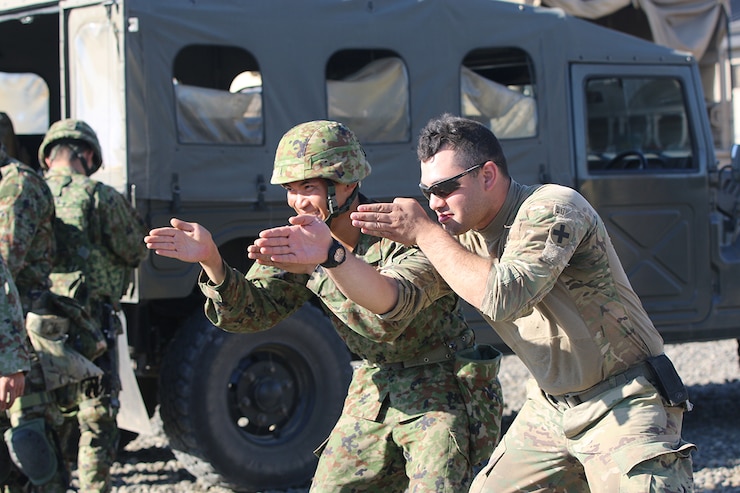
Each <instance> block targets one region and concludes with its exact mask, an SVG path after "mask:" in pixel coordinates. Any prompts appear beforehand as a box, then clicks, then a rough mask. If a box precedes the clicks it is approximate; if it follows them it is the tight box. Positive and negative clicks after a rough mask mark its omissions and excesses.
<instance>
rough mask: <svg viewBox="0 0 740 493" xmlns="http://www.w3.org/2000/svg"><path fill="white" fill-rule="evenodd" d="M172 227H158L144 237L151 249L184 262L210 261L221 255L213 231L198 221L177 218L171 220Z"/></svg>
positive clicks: (163, 255) (219, 257)
mask: <svg viewBox="0 0 740 493" xmlns="http://www.w3.org/2000/svg"><path fill="white" fill-rule="evenodd" d="M170 224H171V225H172V227H170V228H167V227H165V228H156V229H153V230H151V231H150V232H149V235H147V236H145V237H144V243H146V247H147V248H148V249H149V250H154V253H156V254H157V255H160V256H162V257H169V258H174V259H177V260H182V261H183V262H193V263H194V262H201V263H208V262H209V261H214V259H215V258H218V262H219V263H220V262H221V256H220V254H219V253H218V247H217V246H216V244H215V243H214V241H213V238H212V237H211V233H210V232H209V231H208V230H207V229H206V228H204V227H203V226H201V225H200V224H198V223H189V222H186V221H181V220H180V219H177V218H172V219H171V220H170Z"/></svg>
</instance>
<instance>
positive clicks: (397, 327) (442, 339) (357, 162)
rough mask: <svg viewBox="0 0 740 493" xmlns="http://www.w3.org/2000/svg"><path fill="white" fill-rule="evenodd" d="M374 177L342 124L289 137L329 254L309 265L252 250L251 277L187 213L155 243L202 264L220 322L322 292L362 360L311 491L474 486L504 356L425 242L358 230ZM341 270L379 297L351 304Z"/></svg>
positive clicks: (301, 191) (251, 317) (256, 320)
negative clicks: (353, 218)
mask: <svg viewBox="0 0 740 493" xmlns="http://www.w3.org/2000/svg"><path fill="white" fill-rule="evenodd" d="M369 173H370V164H369V163H368V162H367V159H366V157H365V152H364V150H363V148H362V147H361V145H360V143H359V142H358V141H357V139H356V137H355V135H354V134H353V133H352V132H351V131H350V130H349V129H348V128H347V127H346V126H345V125H343V124H341V123H338V122H330V121H314V122H308V123H304V124H301V125H298V126H297V127H294V128H293V129H291V130H290V131H288V132H287V133H286V134H285V135H284V136H283V138H282V139H281V141H280V143H279V145H278V148H277V152H276V156H275V165H274V170H273V175H272V183H273V184H277V185H282V186H283V187H284V188H285V190H286V191H287V199H288V205H289V206H290V207H292V208H293V209H294V210H295V211H296V212H297V213H299V214H302V215H303V216H299V217H301V218H303V219H304V220H305V221H306V222H307V223H309V224H310V226H308V227H316V228H318V229H319V230H320V232H321V254H320V255H318V258H316V259H313V260H309V261H306V262H305V263H303V264H300V265H299V264H291V265H287V264H285V265H281V264H275V263H272V262H270V260H269V257H262V256H260V255H259V248H258V247H257V246H256V245H252V246H250V247H249V252H250V253H249V256H250V257H251V258H257V259H258V260H259V262H257V263H255V264H254V265H253V266H252V267H251V269H250V271H249V272H248V274H247V275H246V277H245V276H244V275H242V274H240V273H239V272H237V271H235V270H233V269H232V268H230V267H229V266H228V265H227V264H226V263H225V262H224V261H223V259H222V258H221V256H220V254H219V252H218V248H217V247H216V245H215V243H214V242H213V240H212V239H211V236H210V234H209V233H208V231H207V230H206V229H205V228H203V227H202V226H200V225H199V224H196V223H187V222H184V221H180V220H178V219H173V220H172V226H173V227H171V228H157V229H154V230H152V231H151V232H150V234H149V236H147V237H146V238H145V241H146V243H147V246H148V248H150V249H153V250H155V252H156V253H157V254H159V255H163V256H166V257H172V258H177V259H180V260H183V261H187V262H200V264H201V267H202V268H203V272H202V274H201V278H200V287H201V290H202V291H203V293H204V294H205V295H206V297H207V300H206V314H207V315H208V318H209V319H210V321H211V322H212V323H213V324H214V325H216V326H217V327H220V328H222V329H224V330H227V331H231V332H257V331H261V330H265V329H268V328H270V327H272V326H274V325H275V324H277V323H278V322H280V321H281V320H283V319H285V318H287V317H288V316H290V315H291V314H292V313H294V312H295V311H296V310H297V309H298V308H299V307H301V305H303V304H304V303H305V302H306V301H308V300H310V299H312V298H313V297H314V296H317V297H318V299H319V300H320V301H321V304H322V307H323V310H324V311H325V312H326V314H327V315H328V317H329V318H330V320H331V322H332V323H333V325H334V327H335V328H336V330H337V332H338V334H339V335H340V337H341V338H342V339H343V340H344V341H345V342H346V344H347V346H348V347H349V349H350V350H351V351H352V352H353V353H355V354H357V355H359V356H360V357H362V358H363V359H364V362H363V364H361V365H360V366H359V367H358V368H357V369H356V370H355V371H354V375H353V378H352V382H351V384H350V388H349V391H348V396H347V398H346V400H345V404H344V409H343V411H342V415H341V416H340V418H339V421H338V422H337V424H336V425H335V427H334V430H333V431H332V433H331V435H330V436H329V438H328V440H327V441H326V442H325V443H324V445H323V446H322V447H321V449H320V458H319V464H318V468H317V470H316V474H315V476H314V480H313V484H312V486H311V491H314V492H316V493H331V492H337V493H338V492H340V491H341V492H349V491H383V492H403V491H415V492H417V493H431V492H448V493H452V492H462V491H467V489H468V487H469V485H470V483H471V480H472V477H473V468H474V466H475V465H476V464H477V463H478V462H479V461H480V460H482V459H484V458H486V457H485V456H486V454H487V453H488V452H490V451H491V450H492V449H493V446H494V444H495V442H496V441H497V440H498V437H499V432H500V422H501V411H502V397H501V389H500V386H499V383H498V379H497V372H498V367H499V363H500V353H498V352H497V351H496V350H495V349H494V348H492V347H490V346H486V347H485V349H487V350H488V351H482V348H480V347H477V346H475V345H474V341H473V337H474V336H473V331H472V330H471V329H470V328H469V327H468V326H467V324H466V323H465V320H464V318H463V316H462V312H461V309H460V304H459V299H458V298H457V296H455V295H454V294H453V293H452V292H451V291H450V288H449V287H448V286H447V285H446V284H445V283H444V282H443V281H442V280H441V278H440V277H439V275H438V274H437V273H436V271H435V270H434V269H432V268H431V266H430V264H429V262H428V261H427V259H426V258H425V257H424V255H422V254H421V252H420V251H419V250H418V249H417V248H413V247H406V246H404V245H402V244H400V243H396V242H393V241H386V240H377V239H374V238H372V237H370V236H368V235H364V234H361V232H360V231H359V230H358V229H356V228H354V227H352V225H351V224H350V222H349V213H350V211H353V210H355V209H356V208H357V205H358V204H360V203H366V202H368V201H369V200H368V199H367V198H366V197H365V196H364V195H362V194H360V193H359V187H360V182H361V180H363V179H364V178H365V177H366V176H368V174H369ZM327 225H328V227H327ZM332 237H333V239H332ZM327 251H328V252H327ZM320 262H321V266H319V265H317V264H319V263H320ZM340 278H341V279H344V280H347V279H349V280H350V282H349V283H345V284H347V285H355V286H359V289H363V290H367V291H368V292H371V293H375V295H376V296H375V297H374V299H373V300H372V303H369V304H368V305H366V306H361V305H359V304H357V303H356V302H354V301H353V299H354V298H353V296H354V295H355V293H353V292H352V291H351V290H349V291H347V292H343V291H342V290H340V289H338V283H337V279H340ZM468 358H469V359H468ZM481 359H486V361H481Z"/></svg>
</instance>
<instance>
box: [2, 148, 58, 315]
mask: <svg viewBox="0 0 740 493" xmlns="http://www.w3.org/2000/svg"><path fill="white" fill-rule="evenodd" d="M0 164H2V165H3V166H2V168H0V172H1V173H2V179H0V255H1V256H2V257H3V258H4V259H5V262H6V263H7V265H8V269H9V270H10V274H11V276H13V279H14V280H15V284H16V287H17V288H18V292H19V294H20V296H21V303H22V305H23V311H24V312H27V311H28V310H30V309H31V303H32V301H33V300H35V299H38V297H39V296H40V295H41V293H43V292H45V291H47V290H48V289H49V287H50V286H51V283H50V281H49V273H50V272H51V261H52V259H53V258H54V250H55V242H54V233H53V230H52V224H54V221H53V219H54V199H53V198H52V196H51V192H50V191H49V187H48V186H47V185H46V182H44V179H43V177H42V176H41V175H40V174H39V173H37V172H36V171H35V170H34V169H33V168H31V167H30V166H28V165H26V164H23V163H21V162H20V161H17V160H15V159H12V158H10V157H8V156H7V154H6V153H5V152H4V151H3V150H1V149H0Z"/></svg>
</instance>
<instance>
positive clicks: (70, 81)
mask: <svg viewBox="0 0 740 493" xmlns="http://www.w3.org/2000/svg"><path fill="white" fill-rule="evenodd" d="M60 5H61V8H62V19H63V20H62V23H63V24H62V29H63V32H62V34H61V36H62V49H63V53H62V58H61V63H62V73H63V74H65V77H64V80H63V81H62V84H63V89H62V102H61V104H62V115H63V116H64V117H69V118H78V119H81V120H85V121H86V122H88V123H89V124H90V126H92V128H94V129H95V131H96V133H97V134H98V139H99V140H100V144H101V147H102V148H103V149H104V152H103V167H102V168H101V169H100V170H99V171H98V172H97V173H96V174H95V178H96V179H97V180H100V181H103V182H106V183H108V184H109V185H111V186H112V187H114V188H116V189H117V190H118V191H119V192H122V193H127V190H126V188H127V184H128V179H127V170H126V162H127V157H126V137H127V135H126V107H125V105H126V99H125V95H126V85H125V73H124V69H125V65H124V60H125V46H124V32H125V30H124V29H123V5H122V2H100V3H91V2H89V1H85V2H80V1H66V2H62V3H61V4H60ZM127 29H128V30H129V31H131V30H133V29H136V26H135V25H131V26H128V28H127Z"/></svg>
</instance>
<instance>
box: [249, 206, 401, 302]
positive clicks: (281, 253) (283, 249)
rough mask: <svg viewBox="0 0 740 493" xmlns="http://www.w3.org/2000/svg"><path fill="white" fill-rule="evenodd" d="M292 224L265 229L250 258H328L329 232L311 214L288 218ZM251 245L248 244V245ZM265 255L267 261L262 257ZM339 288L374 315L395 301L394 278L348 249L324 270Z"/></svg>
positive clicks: (283, 261)
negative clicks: (338, 262)
mask: <svg viewBox="0 0 740 493" xmlns="http://www.w3.org/2000/svg"><path fill="white" fill-rule="evenodd" d="M290 223H291V226H283V227H279V228H273V229H269V230H265V231H263V232H262V233H260V238H259V239H258V240H257V241H256V242H255V245H254V246H255V248H253V249H250V251H249V256H250V258H253V259H255V260H256V261H257V262H260V263H269V262H276V263H277V264H279V265H280V264H290V263H298V264H305V265H313V266H315V265H317V264H320V263H322V262H324V261H326V260H327V252H328V250H329V246H330V245H331V242H332V239H331V231H330V230H329V227H328V226H327V225H326V224H325V223H324V222H322V221H321V220H320V219H318V218H316V217H314V216H308V215H306V216H295V217H292V218H290ZM250 248H251V247H250ZM263 256H265V257H268V258H269V260H266V259H264V258H263ZM326 272H327V274H328V275H329V277H330V278H331V279H332V281H334V283H335V284H336V285H337V287H338V288H339V290H340V291H341V292H342V293H343V294H344V295H345V296H346V297H347V298H349V299H350V300H352V301H354V302H355V303H357V304H358V305H360V306H363V307H365V308H367V309H368V310H370V311H371V312H373V313H376V314H383V313H386V312H388V311H390V310H391V309H392V308H393V307H394V306H395V305H396V302H397V300H398V285H397V281H396V280H395V279H393V278H391V277H388V276H385V275H383V274H381V273H380V272H378V271H377V270H376V269H375V268H374V267H373V266H371V265H369V264H367V263H366V262H365V261H363V260H361V259H359V258H357V257H355V256H354V255H352V254H351V253H349V251H348V252H347V259H346V260H345V261H344V262H343V263H342V264H341V265H339V266H338V267H334V268H331V269H326Z"/></svg>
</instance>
